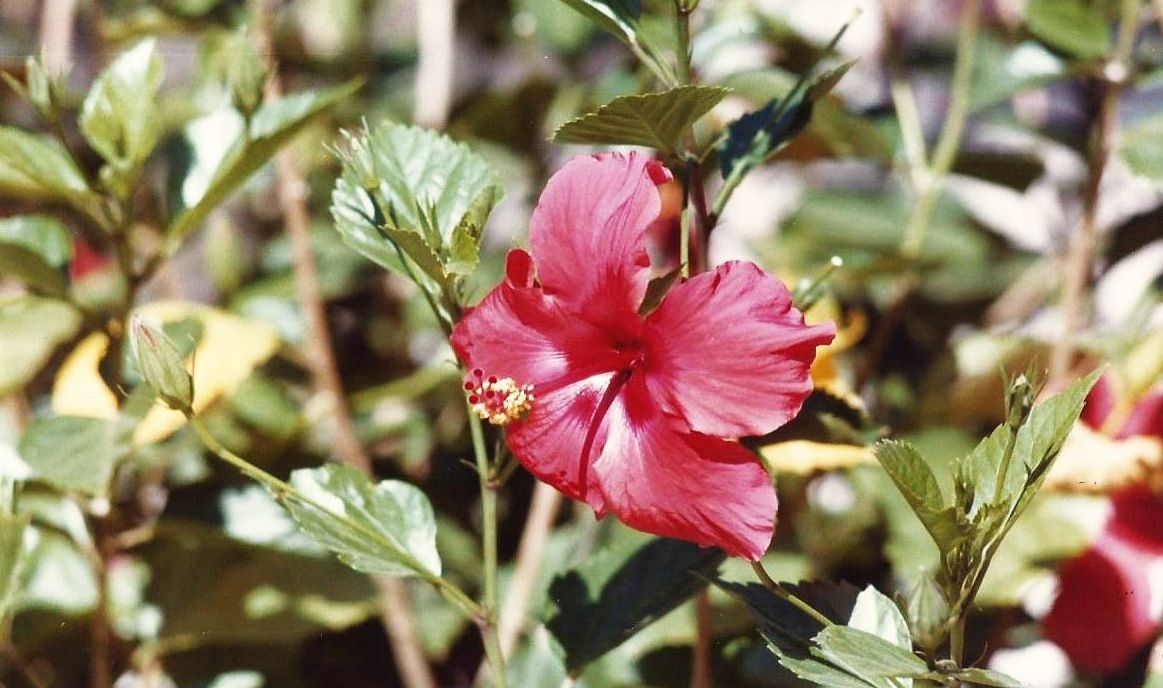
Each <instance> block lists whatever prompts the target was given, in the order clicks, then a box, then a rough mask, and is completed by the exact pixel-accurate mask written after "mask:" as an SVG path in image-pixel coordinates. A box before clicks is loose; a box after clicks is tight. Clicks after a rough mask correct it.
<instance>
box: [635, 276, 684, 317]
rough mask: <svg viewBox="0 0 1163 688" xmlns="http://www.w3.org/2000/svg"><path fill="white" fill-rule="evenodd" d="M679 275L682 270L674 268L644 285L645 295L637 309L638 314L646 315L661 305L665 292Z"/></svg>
mask: <svg viewBox="0 0 1163 688" xmlns="http://www.w3.org/2000/svg"><path fill="white" fill-rule="evenodd" d="M681 274H682V270H680V269H679V268H675V269H673V270H671V271H670V272H668V273H666V274H665V275H663V276H661V277H655V278H654V279H652V280H650V282H649V283H647V285H646V295H645V296H643V297H642V305H641V306H639V307H638V313H639V314H640V315H646V314H647V313H649V312H650V311H652V310H654V309H655V308H658V304H660V303H662V297H664V296H666V292H667V291H668V290H669V289H670V287H671V285H673V284H674V282H675V280H677V279H678V278H679V276H680V275H681Z"/></svg>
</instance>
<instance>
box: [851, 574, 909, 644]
mask: <svg viewBox="0 0 1163 688" xmlns="http://www.w3.org/2000/svg"><path fill="white" fill-rule="evenodd" d="M848 625H849V626H850V627H852V628H855V629H858V630H861V631H866V632H868V633H871V634H873V635H875V636H877V637H879V638H884V639H885V640H887V641H888V642H890V643H892V644H893V645H896V646H897V647H902V648H904V649H906V650H912V649H913V641H912V636H911V635H910V634H909V624H908V622H906V621H905V617H904V615H902V614H901V611H900V609H899V608H897V606H896V603H894V602H893V601H892V600H890V599H889V598H887V597H885V596H884V595H883V594H882V593H881V592H880V591H879V590H877V589H876V588H874V587H872V586H871V585H870V586H868V587H867V588H865V589H864V590H862V591H861V592H860V594H859V595H857V596H856V606H855V607H853V608H852V616H850V617H848Z"/></svg>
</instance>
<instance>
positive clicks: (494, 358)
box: [452, 249, 624, 397]
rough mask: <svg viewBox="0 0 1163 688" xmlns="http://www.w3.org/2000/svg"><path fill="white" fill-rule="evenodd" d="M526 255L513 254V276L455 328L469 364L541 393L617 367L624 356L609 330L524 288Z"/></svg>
mask: <svg viewBox="0 0 1163 688" xmlns="http://www.w3.org/2000/svg"><path fill="white" fill-rule="evenodd" d="M527 257H528V254H526V253H525V252H524V251H522V250H520V249H516V250H514V251H513V252H511V253H510V260H509V265H508V271H509V273H510V276H509V278H508V279H506V280H505V281H502V282H501V283H500V284H499V285H497V286H496V287H495V288H494V289H493V290H492V291H491V292H489V293H488V294H487V295H486V296H485V298H484V299H483V300H482V301H481V302H480V304H478V305H477V306H476V307H475V308H471V309H468V310H467V311H466V312H465V314H464V316H463V317H462V318H461V320H460V322H458V323H457V324H456V328H455V329H454V330H453V331H452V346H453V348H454V349H455V350H456V353H457V355H458V356H459V357H460V359H461V360H462V361H464V363H465V364H466V367H468V368H469V369H470V370H471V369H473V368H479V369H481V370H483V371H484V372H485V374H486V375H496V376H497V377H511V378H513V379H514V380H515V381H516V382H517V383H518V384H522V385H523V384H532V385H534V388H535V389H534V392H535V393H536V394H537V396H538V397H540V396H541V395H542V394H544V393H545V392H548V391H549V390H550V389H552V388H554V387H556V386H561V385H563V384H567V383H568V382H570V381H572V380H577V379H580V378H582V377H585V376H587V375H593V374H594V373H596V372H600V371H610V370H614V369H615V368H616V367H617V366H618V365H619V362H620V361H621V360H622V358H624V357H623V356H621V355H620V354H618V352H617V351H616V350H615V348H614V343H613V342H612V341H611V338H610V335H609V333H607V332H605V331H603V330H601V329H599V328H598V327H596V326H595V325H593V324H591V323H589V322H587V321H586V320H584V319H582V318H579V317H577V316H576V314H575V313H574V312H573V311H571V310H569V309H568V308H567V307H566V305H565V304H563V303H562V302H561V300H560V299H557V298H555V297H552V296H550V295H548V294H546V293H544V292H543V291H542V290H541V289H540V288H537V287H524V286H522V284H523V280H527V274H528V273H527V264H526V263H525V258H527ZM523 266H524V267H523ZM523 271H524V272H523ZM514 280H516V281H514Z"/></svg>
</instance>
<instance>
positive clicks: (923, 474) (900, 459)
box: [873, 440, 969, 551]
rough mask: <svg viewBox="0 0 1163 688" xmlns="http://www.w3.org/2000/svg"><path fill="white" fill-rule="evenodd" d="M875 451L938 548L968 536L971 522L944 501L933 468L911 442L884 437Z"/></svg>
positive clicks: (944, 547)
mask: <svg viewBox="0 0 1163 688" xmlns="http://www.w3.org/2000/svg"><path fill="white" fill-rule="evenodd" d="M873 451H874V453H875V454H876V459H877V460H878V461H879V462H880V465H881V466H883V467H884V470H885V472H886V473H888V475H889V477H890V478H892V481H893V484H894V485H896V487H897V490H898V491H900V493H901V495H902V496H904V498H905V500H906V501H907V502H908V503H909V506H910V507H912V509H913V512H914V513H916V515H917V518H919V519H920V520H921V523H923V524H924V526H925V530H927V531H929V534H930V535H931V536H932V538H933V541H934V542H935V543H936V544H937V547H938V548H940V549H941V550H942V551H949V550H950V549H952V547H953V545H955V544H956V543H957V542H959V541H961V540H962V539H964V538H965V537H967V536H968V534H969V524H968V522H967V521H966V520H965V518H964V517H963V516H962V515H961V513H960V512H959V511H958V510H957V509H955V508H953V507H952V506H949V505H947V504H946V503H945V498H944V496H943V495H942V494H941V486H940V485H939V484H938V482H937V477H936V476H935V475H934V474H933V470H932V469H931V468H930V467H929V464H928V463H927V462H926V461H925V460H924V458H922V457H921V455H920V453H918V452H917V450H916V449H915V448H914V447H913V446H912V445H911V444H909V443H907V442H900V441H897V440H882V441H881V442H879V443H878V444H877V445H876V446H875V447H874V449H873Z"/></svg>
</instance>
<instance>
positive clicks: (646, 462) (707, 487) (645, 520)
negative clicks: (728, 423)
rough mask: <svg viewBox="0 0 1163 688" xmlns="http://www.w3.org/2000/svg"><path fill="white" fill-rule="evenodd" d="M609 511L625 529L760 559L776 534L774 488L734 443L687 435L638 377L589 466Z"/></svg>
mask: <svg viewBox="0 0 1163 688" xmlns="http://www.w3.org/2000/svg"><path fill="white" fill-rule="evenodd" d="M590 472H591V473H593V474H596V476H597V484H598V486H599V487H600V489H601V492H602V495H603V496H604V497H605V501H606V505H607V507H608V508H609V509H610V510H611V511H613V512H614V513H615V514H617V516H618V518H619V519H621V520H622V521H623V522H624V523H625V524H626V525H628V526H630V527H631V528H636V529H638V530H642V531H645V532H648V533H654V534H656V535H666V536H669V537H675V538H681V539H683V540H691V541H693V542H696V543H698V544H700V545H703V546H711V545H714V546H717V547H721V548H722V549H724V550H725V551H726V552H727V553H729V554H731V555H737V556H743V557H747V558H748V559H751V560H753V561H755V560H758V559H759V558H760V557H762V556H763V554H764V552H766V551H767V547H768V545H769V544H771V536H772V534H773V532H774V530H775V511H776V496H775V488H774V487H773V485H772V482H771V478H770V477H769V476H768V475H767V471H765V470H764V469H763V466H761V465H760V464H759V461H758V460H757V459H756V458H755V456H754V455H753V454H752V453H751V452H749V451H747V450H746V449H744V448H743V447H741V446H740V445H738V444H736V443H734V442H728V441H726V440H722V439H719V438H717V437H710V436H707V435H701V434H699V433H691V432H685V430H684V429H683V428H682V426H681V424H680V423H678V422H676V421H675V419H673V418H670V417H668V416H665V415H664V414H663V413H662V410H661V409H660V408H659V407H658V406H657V405H656V404H655V403H654V402H653V401H652V400H651V399H650V397H649V393H648V391H647V389H646V386H645V384H644V383H643V382H642V379H641V376H640V375H638V374H635V375H634V376H633V377H632V378H631V379H630V382H629V383H627V385H626V388H625V390H624V391H623V393H622V395H621V397H620V398H619V400H618V401H617V402H616V403H615V404H614V406H613V407H611V409H610V411H609V414H608V417H607V426H606V437H605V443H604V446H602V451H601V455H600V456H599V457H598V459H597V460H596V461H595V462H594V463H593V465H592V466H591V467H590Z"/></svg>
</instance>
